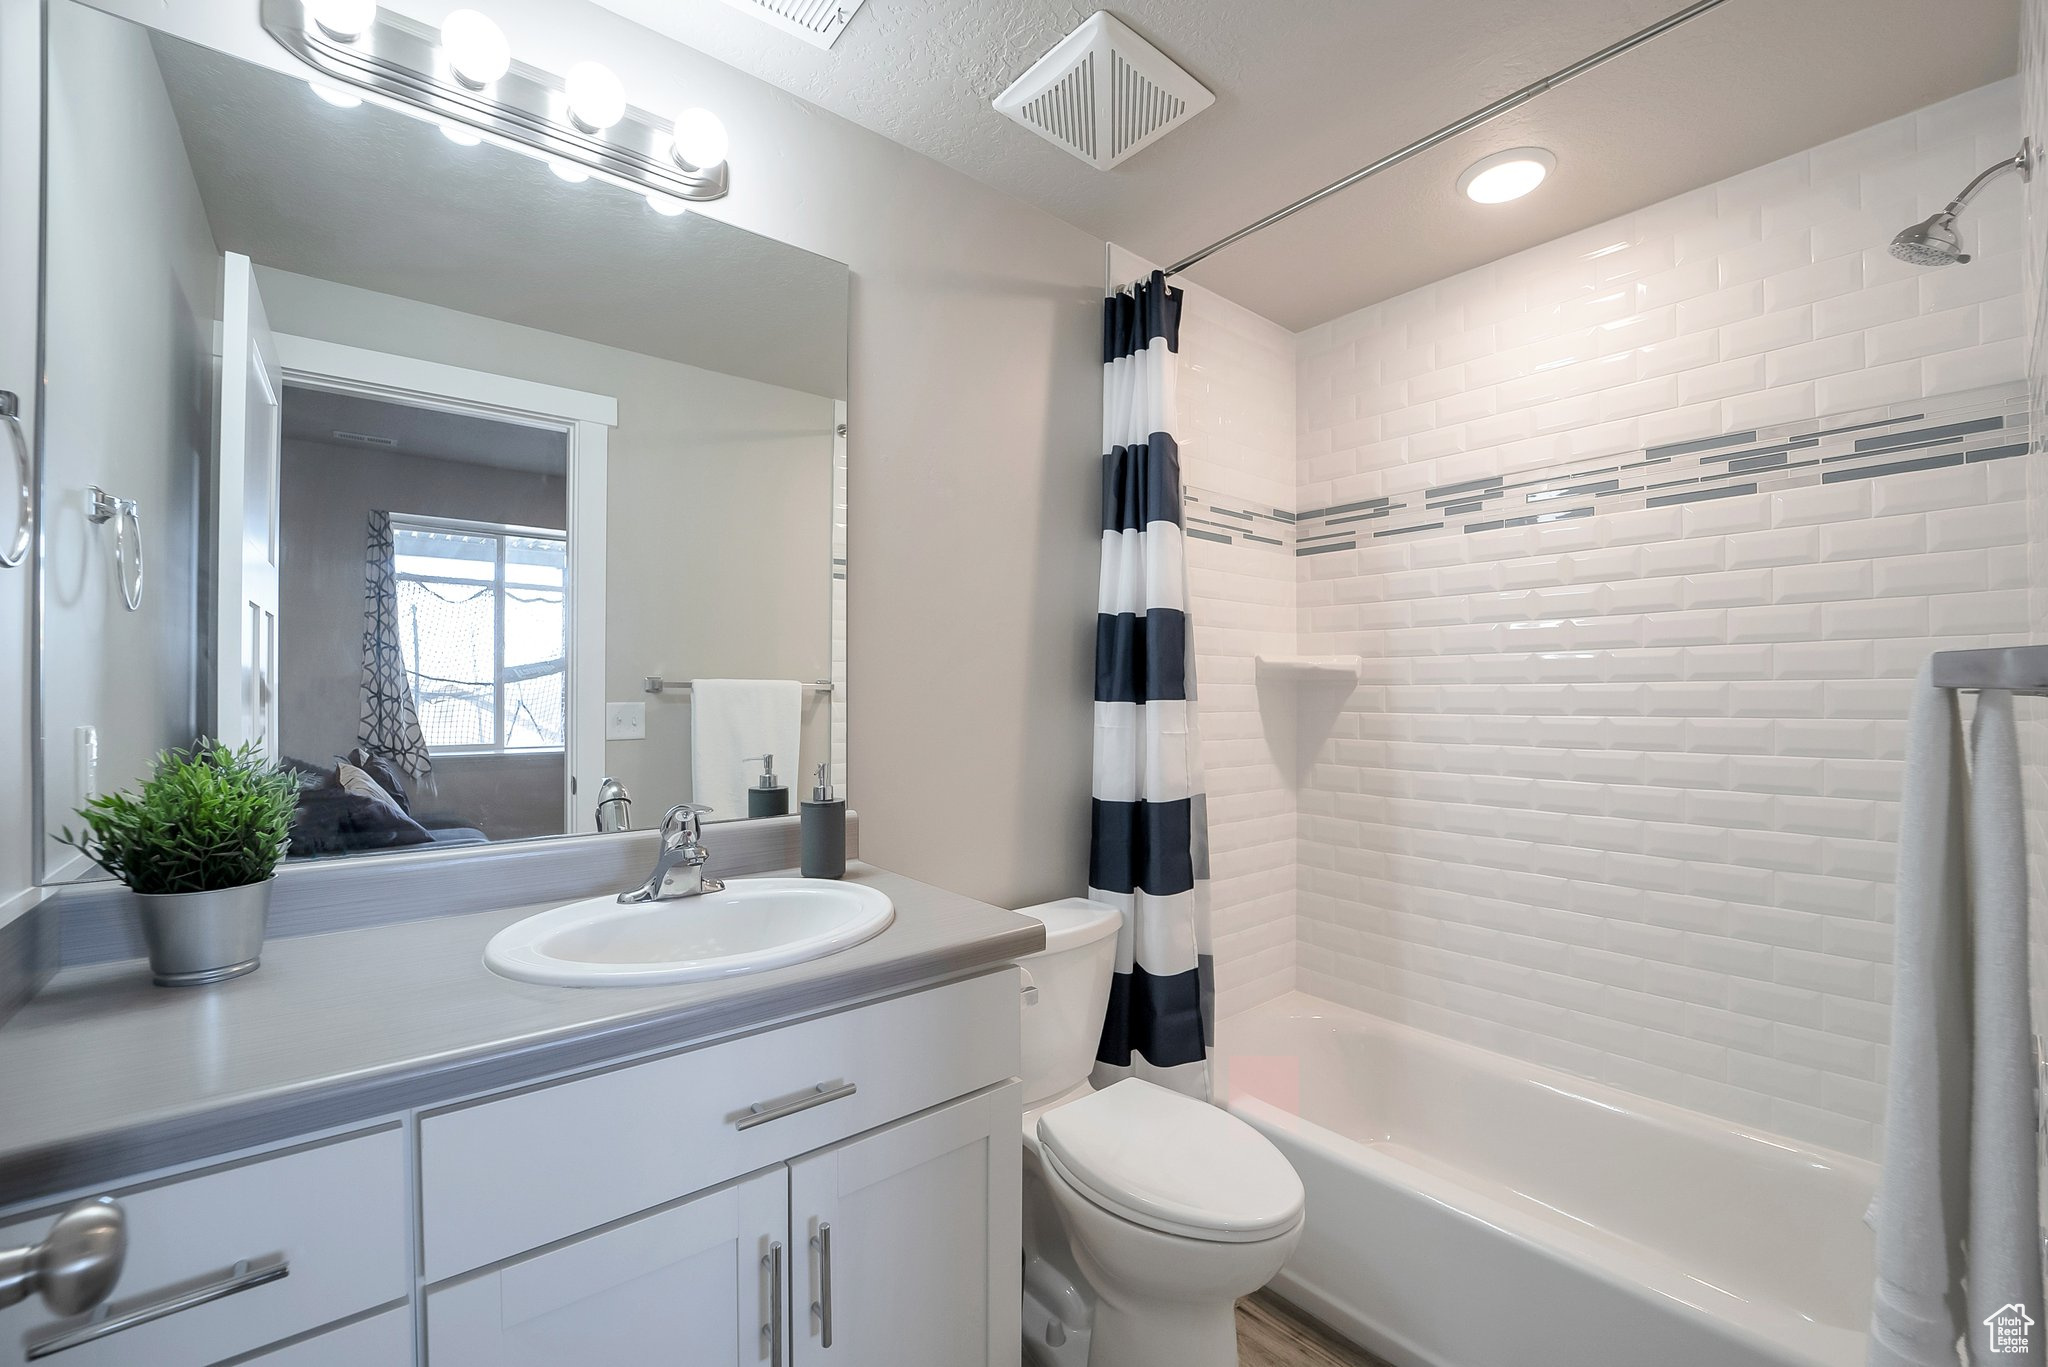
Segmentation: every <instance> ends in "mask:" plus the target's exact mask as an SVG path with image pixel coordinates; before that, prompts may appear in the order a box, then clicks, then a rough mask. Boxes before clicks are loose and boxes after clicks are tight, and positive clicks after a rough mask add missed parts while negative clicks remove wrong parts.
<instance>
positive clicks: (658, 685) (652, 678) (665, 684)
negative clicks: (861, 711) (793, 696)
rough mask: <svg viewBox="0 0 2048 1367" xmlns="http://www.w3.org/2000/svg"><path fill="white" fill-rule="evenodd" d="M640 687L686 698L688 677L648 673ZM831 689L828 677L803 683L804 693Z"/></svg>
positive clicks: (826, 691) (688, 683)
mask: <svg viewBox="0 0 2048 1367" xmlns="http://www.w3.org/2000/svg"><path fill="white" fill-rule="evenodd" d="M640 687H641V688H643V689H644V690H646V691H647V692H649V693H680V694H682V695H683V696H684V697H686V698H687V697H689V696H690V681H689V680H688V679H669V678H664V677H663V676H662V675H660V674H649V675H647V676H645V677H644V678H642V679H641V680H640ZM831 691H832V681H831V680H830V679H813V680H811V681H810V682H809V683H807V684H805V685H804V692H806V693H819V694H824V693H830V692H831Z"/></svg>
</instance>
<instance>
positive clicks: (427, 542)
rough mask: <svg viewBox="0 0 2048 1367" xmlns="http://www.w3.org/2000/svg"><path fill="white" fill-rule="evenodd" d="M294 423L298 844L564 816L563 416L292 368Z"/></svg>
mask: <svg viewBox="0 0 2048 1367" xmlns="http://www.w3.org/2000/svg"><path fill="white" fill-rule="evenodd" d="M283 427H284V431H283V443H282V446H283V459H282V463H281V464H282V470H281V479H280V490H279V495H280V511H279V520H280V524H281V526H282V529H283V536H282V538H281V539H282V543H283V547H284V554H283V557H282V559H281V561H280V563H279V566H278V582H279V604H280V613H279V625H278V636H279V644H280V646H281V649H280V652H279V655H280V669H279V699H278V703H279V706H278V736H279V741H280V749H281V750H282V752H283V755H284V758H285V762H286V763H287V764H289V765H290V766H291V767H292V768H293V769H295V770H296V771H297V772H298V774H299V776H300V783H301V789H302V796H301V800H300V803H299V810H298V814H297V818H296V820H295V821H294V824H293V830H292V854H293V855H294V856H297V857H301V858H308V857H315V856H321V855H333V854H352V853H360V852H363V851H367V850H382V849H401V848H405V847H407V846H420V847H435V846H448V845H472V844H480V843H483V842H485V841H501V840H518V839H524V838H528V837H532V836H539V835H558V834H560V833H561V832H563V831H564V830H567V829H569V828H570V827H569V824H568V814H567V804H568V802H569V793H568V789H567V782H568V778H567V768H566V764H565V740H566V737H565V726H564V721H565V718H566V716H567V695H568V670H567V645H568V631H567V622H568V601H567V590H568V571H569V555H568V546H569V543H568V532H567V531H566V528H567V527H568V438H567V436H566V434H565V433H564V432H562V431H560V430H556V429H550V428H546V427H538V426H529V425H526V424H523V423H514V422H507V421H503V420H501V419H499V418H497V417H494V416H487V415H484V414H480V413H475V412H466V411H462V410H461V409H459V408H456V407H454V406H440V405H437V406H433V407H428V406H424V405H421V404H412V403H403V402H397V401H394V400H391V399H388V398H383V397H373V396H369V395H364V394H354V393H347V392H339V391H335V390H328V389H316V388H310V387H301V386H297V385H293V386H288V387H287V388H286V390H285V397H284V416H283Z"/></svg>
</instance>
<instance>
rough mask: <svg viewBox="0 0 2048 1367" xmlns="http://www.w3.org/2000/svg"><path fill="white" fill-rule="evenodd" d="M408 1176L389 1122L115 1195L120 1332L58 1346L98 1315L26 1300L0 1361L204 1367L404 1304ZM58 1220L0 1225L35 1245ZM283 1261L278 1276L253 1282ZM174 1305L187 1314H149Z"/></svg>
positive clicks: (2, 1344) (3, 1326) (108, 1311)
mask: <svg viewBox="0 0 2048 1367" xmlns="http://www.w3.org/2000/svg"><path fill="white" fill-rule="evenodd" d="M405 1167H406V1164H405V1143H404V1138H403V1136H402V1135H401V1133H400V1132H399V1129H398V1127H397V1126H396V1125H392V1126H390V1127H388V1128H386V1129H383V1130H378V1131H375V1132H372V1133H370V1134H365V1135H360V1136H357V1137H355V1138H350V1139H342V1140H337V1141H335V1142H333V1143H328V1144H320V1145H317V1146H315V1147H312V1148H305V1149H299V1150H296V1151H293V1152H289V1153H284V1154H280V1155H278V1156H276V1157H270V1158H260V1159H255V1160H252V1161H250V1162H247V1163H240V1164H236V1165H233V1166H229V1167H221V1168H214V1169H211V1170H209V1171H206V1172H201V1173H197V1174H194V1175H192V1176H190V1177H181V1178H173V1179H170V1180H167V1181H162V1182H157V1183H151V1184H148V1185H143V1186H137V1187H134V1188H130V1189H127V1190H117V1191H112V1192H109V1193H107V1194H108V1195H111V1196H112V1197H113V1198H114V1199H115V1200H116V1201H118V1202H119V1203H120V1205H121V1209H122V1210H123V1211H124V1212H125V1213H126V1215H127V1220H128V1259H127V1262H126V1264H125V1265H124V1266H123V1268H122V1270H121V1279H120V1281H119V1282H117V1283H116V1284H115V1286H114V1292H113V1295H112V1296H111V1297H110V1298H109V1299H108V1302H107V1304H106V1307H105V1311H104V1313H105V1316H106V1320H107V1322H108V1323H109V1324H118V1323H121V1322H122V1321H124V1320H125V1321H128V1327H124V1328H120V1329H117V1330H114V1331H113V1332H105V1333H102V1334H100V1335H99V1336H97V1337H90V1338H84V1339H83V1340H82V1341H74V1342H73V1345H72V1346H69V1347H55V1345H54V1344H53V1343H52V1341H53V1340H56V1341H58V1342H62V1341H63V1339H61V1338H60V1336H65V1337H66V1338H69V1337H71V1336H72V1331H77V1330H82V1329H84V1328H86V1327H87V1326H94V1320H93V1317H92V1316H90V1315H87V1316H79V1317H77V1318H74V1319H58V1318H56V1317H55V1316H53V1315H52V1314H51V1313H50V1312H49V1310H48V1308H47V1307H45V1306H44V1305H43V1303H42V1300H41V1299H40V1298H39V1297H31V1298H30V1299H28V1300H26V1301H23V1302H21V1303H20V1304H18V1305H14V1306H10V1307H9V1308H7V1309H6V1310H4V1311H0V1363H5V1364H8V1365H9V1367H12V1364H15V1363H23V1362H27V1361H29V1360H30V1354H32V1353H37V1352H38V1349H39V1348H40V1349H41V1350H42V1351H41V1354H40V1356H38V1358H37V1359H36V1360H37V1361H39V1362H42V1363H48V1364H51V1367H133V1364H136V1363H148V1364H150V1367H201V1365H202V1364H205V1363H212V1362H219V1361H220V1360H221V1359H222V1358H226V1357H232V1356H234V1355H236V1354H239V1353H246V1352H249V1351H250V1350H252V1349H256V1348H261V1347H263V1346H264V1345H265V1344H268V1343H275V1342H277V1341H278V1340H279V1339H283V1338H288V1337H290V1336H292V1335H294V1334H302V1333H305V1332H306V1331H307V1330H310V1329H317V1328H319V1327H320V1326H321V1325H323V1324H330V1323H332V1322H333V1321H335V1320H338V1319H341V1318H343V1317H344V1316H347V1315H353V1314H356V1313H357V1312H358V1311H362V1310H367V1309H369V1308H371V1307H372V1306H375V1305H381V1304H383V1303H385V1302H387V1301H395V1300H399V1299H401V1298H403V1297H404V1296H405V1295H406V1293H407V1291H408V1289H409V1287H408V1282H409V1269H408V1266H407V1262H408V1260H407V1257H406V1234H407V1228H408V1224H409V1221H408V1213H409V1212H408V1210H407V1204H406V1190H405ZM53 1215H54V1212H45V1213H42V1214H39V1215H38V1216H36V1217H35V1218H32V1219H26V1220H21V1221H17V1222H15V1223H13V1224H10V1225H9V1226H7V1227H6V1228H4V1229H0V1246H5V1247H14V1246H17V1245H20V1244H28V1243H34V1242H36V1241H38V1240H40V1239H41V1238H42V1237H43V1236H44V1234H45V1233H46V1232H47V1231H48V1229H49V1226H50V1220H51V1217H52V1216H53ZM280 1260H281V1261H282V1265H283V1267H284V1269H285V1275H283V1276H282V1277H276V1278H274V1279H272V1280H260V1278H261V1276H262V1274H263V1273H264V1272H265V1271H267V1270H270V1269H272V1268H273V1267H275V1266H276V1265H277V1264H278V1263H279V1261H280ZM239 1264H247V1267H246V1268H243V1269H240V1276H239V1277H238V1265H239ZM237 1284H239V1285H242V1286H243V1288H244V1289H239V1290H232V1291H226V1293H225V1294H218V1295H212V1296H207V1295H205V1294H203V1293H205V1292H208V1291H210V1290H211V1291H220V1290H223V1289H224V1288H226V1287H228V1286H232V1285H237ZM181 1298H182V1299H184V1300H186V1301H187V1302H188V1304H187V1305H186V1308H183V1309H177V1310H173V1311H172V1312H171V1313H168V1314H162V1315H161V1316H152V1315H151V1314H150V1312H152V1311H160V1310H163V1309H165V1308H167V1307H168V1306H170V1305H171V1304H172V1303H173V1302H175V1301H178V1300H180V1299H181ZM94 1327H97V1326H94ZM53 1347H55V1351H51V1349H52V1348H53Z"/></svg>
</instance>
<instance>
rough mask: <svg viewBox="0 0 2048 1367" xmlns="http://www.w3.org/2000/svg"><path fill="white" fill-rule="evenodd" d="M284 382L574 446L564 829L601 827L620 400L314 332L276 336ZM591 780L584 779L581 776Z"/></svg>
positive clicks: (570, 535) (570, 523)
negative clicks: (515, 428) (496, 423)
mask: <svg viewBox="0 0 2048 1367" xmlns="http://www.w3.org/2000/svg"><path fill="white" fill-rule="evenodd" d="M277 355H278V361H279V363H280V364H281V365H282V367H283V369H284V375H285V380H286V382H287V383H290V384H296V385H299V386H300V387H302V388H307V389H325V390H329V391H332V392H335V393H342V394H360V395H364V396H367V397H370V398H379V399H390V400H394V401H397V402H400V403H406V404H410V405H412V406H413V407H415V408H437V409H442V410H444V411H448V412H458V413H473V414H478V415H481V416H484V417H489V418H495V419H498V420H500V421H503V422H513V423H520V424H522V425H524V426H528V427H542V428H547V429H549V430H551V431H556V432H560V433H562V434H563V435H564V437H566V438H567V440H568V446H569V518H568V521H569V525H568V527H567V528H566V530H567V531H568V533H569V600H568V609H569V662H568V663H569V681H568V687H569V701H568V726H567V728H566V729H567V732H568V734H567V736H566V740H567V743H568V754H567V760H568V762H567V763H566V764H564V765H563V766H562V768H563V771H564V772H563V780H562V803H563V807H562V811H563V829H565V830H567V831H570V832H576V831H594V830H596V829H597V816H596V810H597V808H596V803H597V786H598V783H599V782H600V781H601V779H602V777H603V775H602V774H601V773H600V772H599V771H600V770H601V769H602V768H603V766H604V695H605V639H604V613H605V582H604V558H605V557H604V546H605V497H606V494H605V488H606V478H607V469H608V463H609V455H608V453H609V450H610V442H611V429H612V428H614V427H616V426H618V424H619V401H618V400H617V399H616V398H613V397H611V396H610V395H606V394H591V393H587V392H585V391H583V390H580V389H563V388H561V387H560V386H557V385H551V384H541V383H540V382H538V381H535V380H521V379H516V378H514V377H512V376H509V375H493V374H491V373H489V372H487V371H482V370H465V369H464V368H462V367H461V366H452V365H442V364H440V363H439V362H437V361H421V360H415V359H414V358H412V357H410V356H396V355H392V354H390V353H389V352H382V351H370V350H367V349H365V348H362V347H352V346H343V345H341V344H340V343H338V342H323V341H319V340H317V339H315V338H311V337H293V336H289V335H286V334H283V333H280V334H278V336H277ZM579 776H581V777H583V778H584V779H586V780H587V781H586V782H584V783H582V784H579V783H578V782H577V779H578V777H579Z"/></svg>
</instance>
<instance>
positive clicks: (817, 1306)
mask: <svg viewBox="0 0 2048 1367" xmlns="http://www.w3.org/2000/svg"><path fill="white" fill-rule="evenodd" d="M811 1247H812V1248H815V1249H817V1250H818V1299H817V1300H814V1301H812V1302H811V1313H812V1314H813V1315H816V1316H817V1317H818V1346H819V1347H820V1348H830V1347H831V1346H832V1226H830V1225H828V1224H826V1223H825V1222H824V1221H823V1220H820V1221H818V1232H817V1234H816V1235H814V1236H813V1237H812V1239H811Z"/></svg>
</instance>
